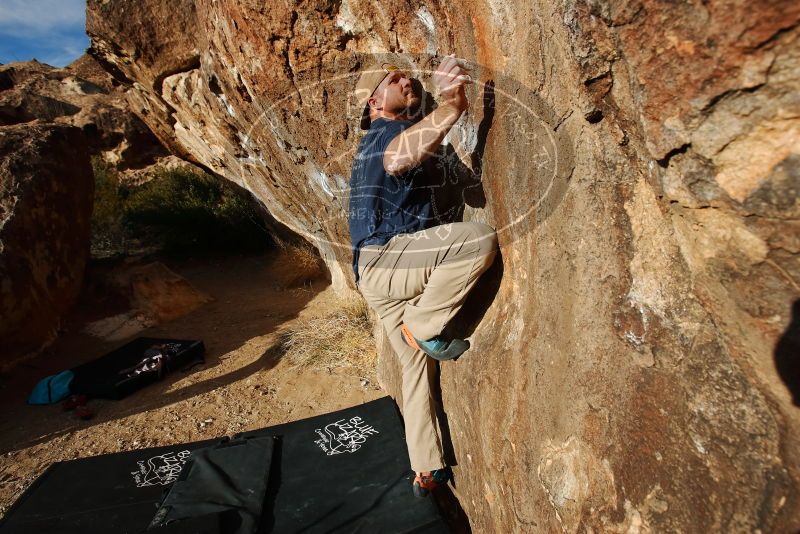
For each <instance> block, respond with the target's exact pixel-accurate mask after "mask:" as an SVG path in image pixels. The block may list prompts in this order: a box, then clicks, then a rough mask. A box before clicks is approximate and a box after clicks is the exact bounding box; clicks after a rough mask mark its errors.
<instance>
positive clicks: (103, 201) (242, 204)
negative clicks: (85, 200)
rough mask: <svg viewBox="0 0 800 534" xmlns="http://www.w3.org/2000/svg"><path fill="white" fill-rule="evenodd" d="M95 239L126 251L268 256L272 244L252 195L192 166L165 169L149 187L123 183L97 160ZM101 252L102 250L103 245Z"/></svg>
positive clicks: (147, 183) (155, 177) (99, 243)
mask: <svg viewBox="0 0 800 534" xmlns="http://www.w3.org/2000/svg"><path fill="white" fill-rule="evenodd" d="M95 180H96V182H97V183H96V191H97V192H96V194H95V214H94V218H93V222H94V223H95V225H94V226H95V227H96V231H95V232H94V235H95V236H96V238H97V240H98V245H102V244H107V245H109V248H111V249H114V248H117V249H119V250H121V251H122V253H126V254H130V253H132V252H135V250H134V249H137V248H138V249H139V250H141V249H142V248H144V249H157V250H161V251H163V252H167V253H173V254H180V255H185V254H197V253H208V252H211V251H223V252H262V251H264V250H265V249H266V248H267V247H268V246H269V245H270V243H271V241H270V238H269V234H268V233H267V230H266V227H265V225H264V222H263V219H262V218H261V216H260V214H259V212H258V208H257V207H256V205H255V201H254V200H253V199H252V197H250V198H248V196H249V193H247V192H246V191H244V190H242V189H240V188H238V187H236V186H235V185H234V184H231V183H228V182H226V181H224V180H221V179H219V178H216V177H213V176H210V175H208V174H206V173H202V172H197V171H195V170H193V169H190V168H175V169H161V170H158V171H156V172H155V173H154V176H153V179H152V180H151V181H149V182H146V183H145V184H143V185H140V186H135V187H127V186H124V185H118V183H119V182H118V179H117V176H116V172H115V171H113V169H112V168H110V166H108V165H107V164H104V163H102V162H99V161H98V162H95ZM98 248H99V247H98Z"/></svg>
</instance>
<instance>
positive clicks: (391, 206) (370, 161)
mask: <svg viewBox="0 0 800 534" xmlns="http://www.w3.org/2000/svg"><path fill="white" fill-rule="evenodd" d="M412 124H413V123H412V122H411V121H404V120H391V119H384V118H382V117H381V118H378V119H376V120H374V121H373V122H372V125H371V126H370V129H369V130H368V131H367V133H366V135H365V136H364V137H363V138H362V139H361V142H360V143H359V145H358V149H357V150H356V154H355V157H354V158H353V170H352V172H351V174H350V207H349V210H348V223H349V226H350V239H351V241H352V248H353V272H354V273H355V275H356V283H358V256H359V252H360V251H361V247H363V246H365V245H385V244H386V243H387V242H389V240H390V239H391V238H392V237H394V236H396V235H398V234H408V233H413V232H418V231H419V230H425V229H427V228H430V227H432V226H436V225H437V224H439V221H437V220H436V219H435V217H434V216H433V210H432V207H431V181H430V179H429V177H428V176H427V174H426V172H425V166H423V165H420V166H418V167H416V168H414V169H411V170H410V171H408V172H407V173H405V174H402V175H400V176H392V175H390V174H389V173H387V172H386V170H385V169H384V168H383V154H384V152H385V151H386V147H387V146H389V143H390V142H391V141H392V139H394V138H395V137H396V136H397V135H398V134H399V133H400V132H402V131H403V130H405V129H406V128H408V127H410V126H411V125H412Z"/></svg>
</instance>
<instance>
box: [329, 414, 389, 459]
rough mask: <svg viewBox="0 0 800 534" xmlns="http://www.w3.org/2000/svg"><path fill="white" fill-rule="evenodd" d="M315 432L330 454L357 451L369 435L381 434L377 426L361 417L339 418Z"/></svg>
mask: <svg viewBox="0 0 800 534" xmlns="http://www.w3.org/2000/svg"><path fill="white" fill-rule="evenodd" d="M314 432H316V433H317V435H318V436H319V439H318V440H315V441H314V443H316V444H317V445H318V446H319V448H320V449H322V450H323V451H324V452H325V453H326V454H327V455H328V456H333V455H334V454H342V453H345V452H350V453H352V452H356V451H357V450H358V449H360V448H361V445H362V444H363V443H364V442H365V441H367V438H368V437H369V436H373V435H375V434H379V432H378V431H377V430H375V427H373V426H372V425H368V424H367V423H365V422H364V420H363V419H361V418H360V417H353V418H351V419H339V420H338V421H336V422H335V423H331V424H329V425H325V428H322V429H320V428H318V429H316V430H315V431H314Z"/></svg>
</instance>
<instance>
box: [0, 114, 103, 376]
mask: <svg viewBox="0 0 800 534" xmlns="http://www.w3.org/2000/svg"><path fill="white" fill-rule="evenodd" d="M93 193H94V177H93V175H92V168H91V165H90V164H89V152H88V148H87V146H86V139H85V137H84V135H83V132H82V131H81V130H80V129H78V128H75V127H73V126H66V125H57V124H38V125H18V126H6V127H3V128H0V281H1V282H0V317H2V321H0V347H2V351H0V365H6V364H10V363H11V360H12V359H16V358H18V357H21V356H24V355H26V354H28V353H31V352H35V351H37V350H39V349H40V348H41V347H43V346H44V345H46V344H47V343H48V342H50V341H52V339H53V338H54V337H55V336H56V334H57V331H58V326H59V319H60V317H61V316H62V314H63V313H64V312H66V311H67V309H69V307H70V306H72V304H73V303H74V302H75V300H76V299H77V296H78V293H79V291H80V287H81V282H82V281H83V272H84V268H85V266H86V261H87V259H88V257H89V231H90V218H91V214H92V196H93Z"/></svg>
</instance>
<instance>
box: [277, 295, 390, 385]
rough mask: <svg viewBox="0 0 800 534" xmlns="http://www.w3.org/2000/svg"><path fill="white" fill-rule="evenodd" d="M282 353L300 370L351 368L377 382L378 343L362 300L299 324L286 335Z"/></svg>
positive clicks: (367, 310)
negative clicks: (306, 368) (303, 368)
mask: <svg viewBox="0 0 800 534" xmlns="http://www.w3.org/2000/svg"><path fill="white" fill-rule="evenodd" d="M283 349H284V350H285V351H286V352H285V355H284V357H285V358H287V359H288V360H289V361H290V362H292V363H293V364H294V365H296V366H298V367H311V368H315V369H328V370H330V369H333V368H336V367H351V368H355V369H356V370H357V371H358V373H359V374H360V375H361V376H362V377H364V378H367V379H369V380H372V381H374V376H375V363H376V358H377V354H376V352H375V339H374V337H373V335H372V323H371V321H370V316H369V307H368V306H367V303H366V302H364V300H363V299H355V298H354V299H352V300H347V301H343V302H342V303H341V306H340V307H338V308H336V309H335V310H333V311H331V312H329V313H327V314H325V315H322V316H320V317H310V318H308V319H306V320H304V321H299V322H297V324H295V325H294V326H293V327H292V328H291V329H289V330H288V331H287V332H286V333H285V334H284V336H283Z"/></svg>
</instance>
